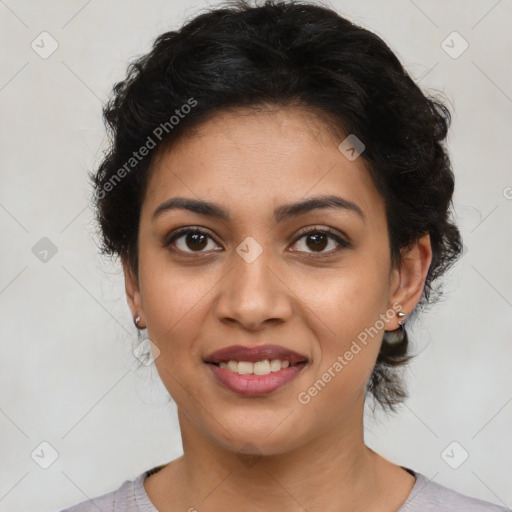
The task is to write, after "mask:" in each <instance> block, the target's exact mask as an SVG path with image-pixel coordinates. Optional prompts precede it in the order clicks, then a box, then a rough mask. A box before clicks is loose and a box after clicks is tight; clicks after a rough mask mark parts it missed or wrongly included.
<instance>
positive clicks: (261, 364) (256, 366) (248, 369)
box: [219, 359, 290, 375]
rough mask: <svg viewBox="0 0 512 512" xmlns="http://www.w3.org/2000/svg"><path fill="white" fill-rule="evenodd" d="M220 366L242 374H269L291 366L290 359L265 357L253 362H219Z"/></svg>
mask: <svg viewBox="0 0 512 512" xmlns="http://www.w3.org/2000/svg"><path fill="white" fill-rule="evenodd" d="M219 366H220V367H221V368H227V369H228V370H230V371H232V372H236V373H240V374H242V375H250V374H255V375H268V374H269V373H270V372H278V371H279V370H280V369H281V368H287V367H288V366H290V361H281V360H279V359H272V360H268V359H265V360H264V361H258V362H257V363H251V362H250V361H228V362H227V363H219Z"/></svg>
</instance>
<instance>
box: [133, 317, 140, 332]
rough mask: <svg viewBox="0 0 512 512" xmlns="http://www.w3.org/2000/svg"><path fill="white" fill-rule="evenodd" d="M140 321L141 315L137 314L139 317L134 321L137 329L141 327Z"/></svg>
mask: <svg viewBox="0 0 512 512" xmlns="http://www.w3.org/2000/svg"><path fill="white" fill-rule="evenodd" d="M139 322H140V316H139V315H137V317H136V318H135V320H134V321H133V323H134V324H135V327H137V329H140V327H139Z"/></svg>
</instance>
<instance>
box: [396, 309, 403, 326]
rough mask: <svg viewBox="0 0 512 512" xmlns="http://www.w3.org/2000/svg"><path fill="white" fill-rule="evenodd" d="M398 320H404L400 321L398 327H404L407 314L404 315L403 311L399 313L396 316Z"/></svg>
mask: <svg viewBox="0 0 512 512" xmlns="http://www.w3.org/2000/svg"><path fill="white" fill-rule="evenodd" d="M396 316H397V317H398V318H403V320H399V321H398V325H399V326H400V327H403V326H404V325H405V313H402V312H401V311H399V312H398V313H397V315H396Z"/></svg>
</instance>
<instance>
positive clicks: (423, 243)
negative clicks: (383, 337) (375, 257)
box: [387, 234, 432, 330]
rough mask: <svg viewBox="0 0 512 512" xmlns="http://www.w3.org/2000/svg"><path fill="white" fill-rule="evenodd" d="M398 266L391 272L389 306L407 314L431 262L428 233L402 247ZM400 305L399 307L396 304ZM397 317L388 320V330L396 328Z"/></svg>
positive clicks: (414, 303) (417, 294) (422, 284)
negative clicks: (400, 260) (400, 261)
mask: <svg viewBox="0 0 512 512" xmlns="http://www.w3.org/2000/svg"><path fill="white" fill-rule="evenodd" d="M400 252H401V257H402V263H401V265H400V268H395V269H393V270H392V272H391V278H390V282H391V287H390V292H391V295H390V306H391V305H394V306H393V309H394V310H395V311H397V313H398V311H402V312H403V313H405V314H406V315H407V316H409V315H410V314H411V312H412V310H413V309H414V308H415V307H416V304H417V303H418V302H419V300H420V298H421V294H422V292H423V288H424V287H425V279H426V277H427V273H428V269H429V268H430V264H431V262H432V247H431V244H430V235H428V234H427V235H424V236H422V237H421V238H420V239H419V240H417V241H416V242H414V243H413V244H412V245H411V246H409V247H404V248H402V250H401V251H400ZM398 304H399V305H400V306H401V309H399V308H398V307H397V305H398ZM398 320H399V318H397V317H394V318H393V319H392V320H391V321H390V324H391V325H390V326H389V327H387V329H389V330H394V329H397V328H398V327H399V326H398Z"/></svg>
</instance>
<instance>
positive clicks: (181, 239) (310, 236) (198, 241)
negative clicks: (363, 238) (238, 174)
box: [164, 228, 350, 254]
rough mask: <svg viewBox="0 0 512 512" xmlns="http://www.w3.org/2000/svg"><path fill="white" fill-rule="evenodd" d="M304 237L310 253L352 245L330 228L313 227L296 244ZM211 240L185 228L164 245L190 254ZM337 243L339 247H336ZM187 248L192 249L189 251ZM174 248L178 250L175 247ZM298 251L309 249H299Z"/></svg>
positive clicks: (195, 230)
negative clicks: (330, 245) (332, 245)
mask: <svg viewBox="0 0 512 512" xmlns="http://www.w3.org/2000/svg"><path fill="white" fill-rule="evenodd" d="M302 239H306V240H308V241H307V242H305V244H306V246H307V247H308V248H309V249H311V248H313V252H311V253H310V254H314V253H315V252H316V253H321V254H322V253H333V252H336V251H338V250H340V249H343V248H346V247H348V246H349V245H350V244H349V243H348V242H347V241H346V240H344V239H343V238H341V237H340V236H339V235H337V234H336V233H334V232H332V231H330V230H328V229H311V230H309V231H307V232H304V233H302V234H301V235H300V236H299V237H298V238H297V239H296V241H295V243H294V245H296V244H298V243H299V242H300V241H301V240H302ZM209 240H210V241H213V239H212V237H211V236H210V235H209V234H208V233H207V232H205V231H202V230H200V229H191V228H185V229H182V230H179V231H177V232H176V233H173V234H172V235H171V236H170V237H169V238H167V239H166V240H165V242H164V246H165V247H167V246H171V245H173V246H175V247H176V248H177V252H184V253H188V254H191V253H192V254H193V253H201V252H206V251H207V250H208V243H209ZM329 241H333V242H334V246H335V247H334V248H333V249H331V250H329V251H324V249H325V248H326V247H327V246H328V245H329ZM214 245H215V244H214ZM336 245H337V246H338V248H336ZM187 249H191V250H190V251H189V250H187ZM210 249H212V247H210ZM172 250H173V251H175V252H176V250H175V249H172ZM214 250H218V249H214ZM294 252H295V251H294ZM297 252H308V251H301V250H299V251H297Z"/></svg>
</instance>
